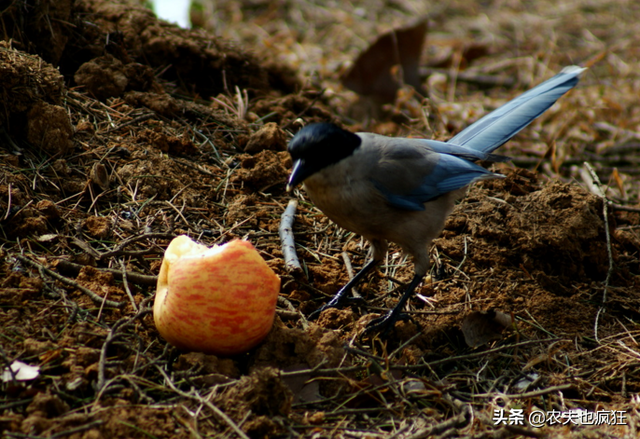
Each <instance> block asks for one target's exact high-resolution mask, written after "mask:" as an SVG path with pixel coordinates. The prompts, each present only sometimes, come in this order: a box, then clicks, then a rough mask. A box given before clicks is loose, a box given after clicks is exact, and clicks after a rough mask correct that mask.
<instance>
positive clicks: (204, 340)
mask: <svg viewBox="0 0 640 439" xmlns="http://www.w3.org/2000/svg"><path fill="white" fill-rule="evenodd" d="M279 291H280V278H279V277H278V276H277V275H276V274H275V273H274V272H273V270H272V269H271V268H270V267H269V266H268V265H267V263H266V262H265V261H264V259H263V258H262V257H261V256H260V254H258V251H257V250H256V249H255V248H254V247H253V245H251V243H249V242H247V241H241V240H235V241H231V242H229V243H227V244H225V245H220V246H214V247H211V248H208V247H206V246H204V245H201V244H198V243H196V242H194V241H193V240H191V238H189V237H188V236H185V235H181V236H178V237H176V238H175V239H174V240H173V241H171V243H170V244H169V247H167V250H166V251H165V254H164V259H163V261H162V267H161V268H160V275H159V276H158V287H157V290H156V297H155V303H154V305H153V318H154V320H155V323H156V327H157V328H158V331H159V332H160V335H161V336H162V337H163V338H164V339H165V340H167V341H168V342H169V343H171V344H172V345H174V346H175V347H177V348H179V349H181V350H184V351H198V352H204V353H206V354H215V355H235V354H239V353H242V352H246V351H247V350H249V349H251V348H252V347H254V346H256V345H257V344H258V343H260V342H261V341H262V340H263V339H264V338H265V337H266V336H267V334H268V333H269V330H270V329H271V325H272V324H273V318H274V316H275V310H276V300H277V298H278V292H279Z"/></svg>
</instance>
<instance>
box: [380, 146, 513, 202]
mask: <svg viewBox="0 0 640 439" xmlns="http://www.w3.org/2000/svg"><path fill="white" fill-rule="evenodd" d="M498 177H501V175H500V174H494V173H493V172H491V171H488V170H487V169H485V168H483V167H482V166H479V165H476V164H475V163H473V162H471V161H469V160H466V159H464V158H461V157H457V156H455V155H449V154H440V153H437V152H435V151H429V150H425V149H424V148H419V147H416V148H411V147H407V146H403V147H401V148H398V149H396V150H393V151H387V154H386V156H385V159H384V160H382V161H381V162H380V163H379V165H378V167H377V168H376V169H375V170H374V172H373V173H372V177H371V181H372V182H373V184H374V185H375V187H376V188H377V189H378V190H379V191H380V192H381V193H382V194H383V195H384V197H385V198H386V200H387V202H388V203H389V204H390V205H392V206H394V207H397V208H399V209H405V210H424V209H425V207H424V203H426V202H427V201H430V200H433V199H436V198H438V197H440V196H442V195H444V194H446V193H448V192H452V191H455V190H457V189H461V188H463V187H465V186H467V185H469V184H471V183H472V182H474V181H476V180H481V179H485V178H498Z"/></svg>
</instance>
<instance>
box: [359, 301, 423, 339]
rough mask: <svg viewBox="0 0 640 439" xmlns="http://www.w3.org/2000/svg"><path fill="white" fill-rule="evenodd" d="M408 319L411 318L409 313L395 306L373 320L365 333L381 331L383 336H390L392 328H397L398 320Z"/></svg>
mask: <svg viewBox="0 0 640 439" xmlns="http://www.w3.org/2000/svg"><path fill="white" fill-rule="evenodd" d="M406 320H411V317H410V316H409V314H406V313H403V312H401V311H399V310H398V309H397V308H393V309H392V310H391V311H389V312H388V313H386V314H385V315H383V316H381V317H378V318H376V319H373V320H371V321H370V322H369V324H368V325H367V327H366V329H365V330H364V333H363V335H367V334H371V333H373V332H379V333H380V335H381V336H382V337H388V336H389V333H390V332H391V330H393V329H394V328H395V326H396V323H397V322H399V321H406Z"/></svg>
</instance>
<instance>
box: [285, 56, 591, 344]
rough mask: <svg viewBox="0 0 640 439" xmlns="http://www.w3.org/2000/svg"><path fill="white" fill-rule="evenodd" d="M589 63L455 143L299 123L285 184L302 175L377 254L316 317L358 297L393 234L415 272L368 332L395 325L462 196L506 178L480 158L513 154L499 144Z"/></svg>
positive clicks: (326, 209)
mask: <svg viewBox="0 0 640 439" xmlns="http://www.w3.org/2000/svg"><path fill="white" fill-rule="evenodd" d="M584 70H586V68H583V67H579V66H568V67H565V68H564V69H562V71H560V72H559V73H558V74H556V75H555V76H553V77H551V78H550V79H548V80H546V81H544V82H542V83H541V84H539V85H537V86H536V87H534V88H532V89H530V90H528V91H526V92H524V93H523V94H522V95H520V96H518V97H516V98H515V99H513V100H511V101H509V102H507V103H506V104H504V105H503V106H501V107H499V108H497V109H496V110H494V111H492V112H491V113H489V114H487V115H485V116H484V117H482V118H481V119H479V120H478V121H477V122H475V123H473V124H471V125H470V126H468V127H467V128H465V129H464V130H462V131H461V132H460V133H458V134H457V135H455V136H453V137H452V138H450V139H449V140H447V141H438V140H431V139H424V138H401V137H388V136H383V135H379V134H374V133H365V132H358V133H353V132H350V131H347V130H345V129H343V128H341V127H339V126H338V125H336V124H334V123H329V122H320V123H313V124H309V125H306V126H304V127H303V128H302V129H300V130H299V131H298V132H297V133H296V134H295V135H294V136H293V138H292V139H291V141H290V142H289V144H288V147H287V150H288V152H289V154H290V156H291V159H292V162H293V167H292V171H291V174H290V176H289V179H288V182H287V191H289V192H291V190H292V189H293V188H294V187H296V186H297V185H299V184H301V183H302V184H303V185H304V189H305V190H306V193H307V194H308V195H309V197H310V199H311V201H312V202H313V203H314V204H315V206H316V207H317V208H319V209H320V210H321V211H322V212H323V213H324V214H325V215H326V216H327V217H329V219H331V220H332V221H333V222H334V223H336V224H337V225H338V226H340V227H342V228H343V229H346V230H349V231H351V232H354V233H357V234H359V235H361V236H362V237H364V238H365V239H366V240H367V241H368V242H369V243H370V245H371V259H370V260H369V261H368V262H367V263H366V264H365V265H364V267H363V268H362V269H361V270H360V271H359V272H358V273H357V274H356V275H355V276H354V277H353V278H352V279H351V280H350V281H349V282H348V283H347V284H346V285H345V286H344V287H342V288H341V289H340V290H339V291H338V292H337V293H336V294H335V296H334V297H333V298H332V299H331V300H330V301H329V302H328V303H327V304H325V305H324V306H322V307H320V308H319V309H318V310H316V311H315V312H313V313H312V314H311V315H310V316H309V317H310V318H315V317H317V316H318V315H319V314H320V313H321V312H322V311H324V310H326V309H328V308H335V307H341V306H344V305H345V304H346V303H348V302H349V301H350V300H352V299H351V298H350V297H349V292H350V291H351V289H352V288H353V287H355V286H356V285H358V283H359V282H360V281H361V280H362V279H363V278H364V277H365V276H366V275H367V274H368V273H369V272H370V271H371V270H372V269H373V268H374V267H375V266H377V265H378V264H380V263H381V262H382V260H383V259H384V257H385V255H386V253H387V251H388V248H389V242H394V243H396V244H397V245H399V246H400V247H401V248H402V250H403V252H404V253H405V254H408V255H410V256H411V257H412V259H413V263H414V276H413V278H412V279H411V281H410V282H409V284H408V286H407V287H406V289H405V290H404V292H403V294H402V296H401V298H400V300H399V301H398V303H397V304H396V305H395V306H394V307H393V308H392V309H390V310H389V312H387V313H386V314H385V315H382V316H380V317H378V318H376V319H374V320H372V321H371V322H370V323H369V325H368V327H367V332H368V331H381V332H383V334H385V333H388V332H389V330H390V329H392V328H393V327H394V326H395V323H396V322H397V321H398V320H400V319H403V318H405V317H406V316H405V315H404V314H403V312H402V311H403V308H404V306H405V304H406V303H407V301H408V300H409V299H410V298H411V296H412V295H413V292H414V290H415V289H416V288H417V287H418V285H419V284H420V282H422V280H423V279H424V277H425V276H426V274H427V273H428V271H429V268H430V262H429V249H430V246H431V242H432V241H433V240H434V239H435V238H437V237H438V236H439V235H440V233H441V232H442V230H443V228H444V224H445V220H446V218H447V217H448V215H449V214H450V213H451V212H452V210H453V208H454V206H455V203H456V201H457V200H459V199H460V198H462V197H464V195H465V193H466V190H467V188H468V187H469V185H470V184H472V183H474V182H477V181H480V180H485V179H495V178H504V175H501V174H497V173H494V172H491V171H489V170H488V169H486V168H484V167H482V166H480V165H479V164H477V163H476V162H478V161H489V162H500V161H506V160H509V159H508V157H505V156H501V155H498V154H493V151H495V150H496V149H497V148H498V147H500V146H501V145H503V144H504V143H506V142H507V141H509V140H510V139H511V138H512V137H513V136H515V135H516V134H517V133H518V132H519V131H520V130H522V129H523V128H525V127H526V126H527V125H529V123H531V122H532V121H533V120H534V119H536V118H537V117H538V116H540V115H541V114H542V113H544V112H545V111H546V110H547V109H548V108H549V107H551V105H553V104H554V103H555V102H556V100H558V99H559V98H560V97H561V96H562V95H564V94H565V93H566V92H568V91H569V90H570V89H572V88H573V87H575V86H576V84H577V83H578V81H579V79H580V75H581V73H582V72H583V71H584Z"/></svg>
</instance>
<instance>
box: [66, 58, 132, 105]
mask: <svg viewBox="0 0 640 439" xmlns="http://www.w3.org/2000/svg"><path fill="white" fill-rule="evenodd" d="M74 79H75V81H76V82H77V83H78V84H79V85H84V86H85V88H86V89H87V91H88V92H89V93H90V94H92V95H93V96H95V97H96V98H97V99H99V100H101V101H104V100H106V99H107V98H111V97H114V96H121V95H122V93H124V90H125V89H126V88H127V84H128V83H129V80H128V79H127V75H126V74H125V72H124V64H123V63H122V62H121V61H120V60H118V59H116V58H114V57H113V56H112V55H105V56H100V57H98V58H94V59H92V60H91V61H88V62H86V63H84V64H82V65H81V66H80V68H79V69H78V70H77V71H76V74H75V75H74Z"/></svg>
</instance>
